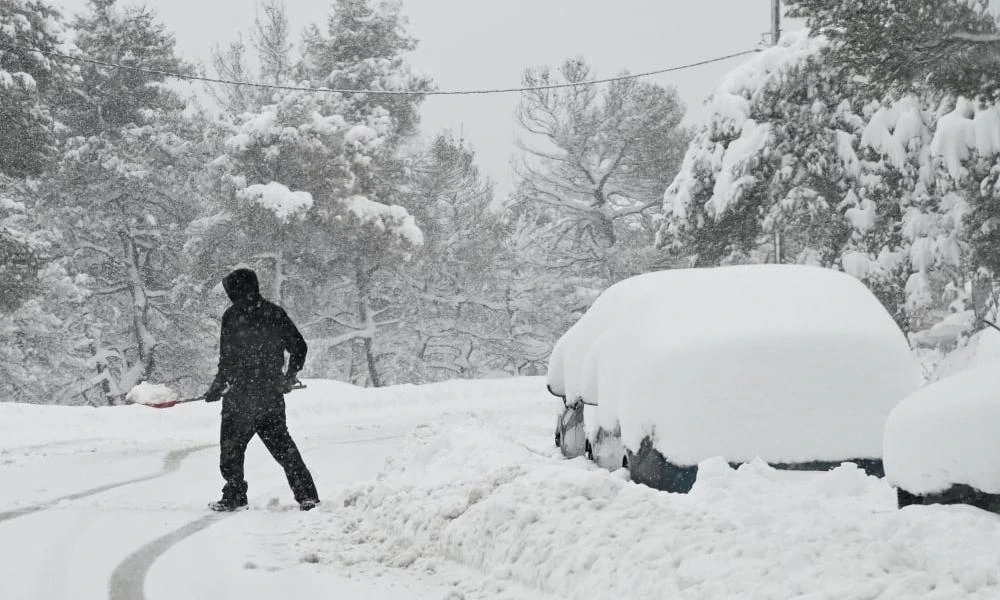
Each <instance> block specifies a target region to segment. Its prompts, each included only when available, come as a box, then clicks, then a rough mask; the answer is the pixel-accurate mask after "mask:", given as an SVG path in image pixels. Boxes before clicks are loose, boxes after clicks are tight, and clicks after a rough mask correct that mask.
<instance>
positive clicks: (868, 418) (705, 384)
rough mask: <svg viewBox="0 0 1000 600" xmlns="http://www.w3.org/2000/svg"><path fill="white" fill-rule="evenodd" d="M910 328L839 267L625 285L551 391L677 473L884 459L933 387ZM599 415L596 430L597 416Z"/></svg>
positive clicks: (554, 368) (666, 275) (587, 330)
mask: <svg viewBox="0 0 1000 600" xmlns="http://www.w3.org/2000/svg"><path fill="white" fill-rule="evenodd" d="M921 382H922V377H921V373H920V368H919V365H918V363H917V362H916V360H915V359H914V357H913V356H912V354H911V353H910V348H909V346H908V344H907V342H906V339H905V337H904V336H903V333H902V332H901V331H900V330H899V329H898V328H897V326H896V324H895V323H894V322H893V320H892V318H891V317H890V316H889V314H888V313H887V312H886V310H885V309H884V308H883V307H882V305H881V304H880V303H879V302H878V300H877V299H876V298H875V297H874V296H873V295H872V294H871V292H870V291H869V290H868V289H867V288H866V287H865V286H864V285H863V284H861V283H860V282H859V281H857V280H856V279H854V278H852V277H850V276H849V275H846V274H844V273H840V272H837V271H832V270H829V269H822V268H817V267H806V266H793V265H750V266H735V267H720V268H713V269H682V270H674V271H661V272H656V273H647V274H644V275H640V276H638V277H634V278H631V279H629V280H626V281H623V282H621V283H619V284H616V285H615V286H612V287H611V288H610V289H609V290H608V291H607V292H605V293H604V294H603V295H602V296H601V298H599V299H598V301H597V302H596V303H595V304H594V307H593V308H592V309H591V310H590V311H589V312H588V313H587V314H586V315H584V316H583V318H582V319H581V320H580V321H579V322H578V323H577V324H576V325H574V326H573V328H571V329H570V331H568V332H567V333H566V335H565V336H564V337H563V339H561V340H560V341H559V343H558V344H557V345H556V348H555V350H554V351H553V354H552V357H551V359H550V364H549V385H550V387H551V388H552V389H553V391H555V392H556V393H560V394H565V395H566V397H567V398H568V399H569V401H570V402H572V401H574V400H575V399H577V398H583V399H584V400H585V401H587V402H594V403H597V405H598V406H597V410H596V411H594V412H595V415H596V419H595V420H592V422H588V423H587V427H588V430H589V432H590V434H591V435H593V434H594V433H595V432H596V429H597V428H603V429H604V430H606V431H613V430H615V429H616V428H617V427H618V426H620V427H621V435H622V441H623V443H624V445H625V447H626V448H628V449H630V450H633V451H635V450H637V449H638V448H639V445H640V443H641V441H642V439H643V438H645V437H647V436H652V438H653V442H654V447H655V448H656V449H657V450H659V451H660V452H661V453H662V454H663V456H664V457H666V458H667V459H668V460H670V461H671V462H673V463H675V464H678V465H696V464H698V463H699V462H701V461H702V460H704V459H706V458H710V457H713V456H723V457H725V458H726V459H727V460H730V461H733V462H746V461H750V460H752V459H754V458H755V457H758V456H759V457H761V458H763V459H764V460H766V461H768V462H771V463H798V462H808V461H836V460H843V459H848V458H878V457H880V456H881V454H882V429H883V426H884V424H885V419H886V417H887V415H888V414H889V411H890V410H891V409H892V407H893V406H895V405H896V404H897V403H898V402H899V401H900V400H902V399H903V398H904V397H906V396H907V395H908V394H910V393H911V392H913V391H914V390H915V389H917V387H918V386H919V385H920V384H921ZM594 421H596V422H594Z"/></svg>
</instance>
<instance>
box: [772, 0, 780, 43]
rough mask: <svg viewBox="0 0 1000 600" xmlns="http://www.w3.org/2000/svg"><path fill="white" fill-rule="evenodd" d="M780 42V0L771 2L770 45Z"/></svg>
mask: <svg viewBox="0 0 1000 600" xmlns="http://www.w3.org/2000/svg"><path fill="white" fill-rule="evenodd" d="M780 41H781V0H771V45H772V46H777V45H778V42H780Z"/></svg>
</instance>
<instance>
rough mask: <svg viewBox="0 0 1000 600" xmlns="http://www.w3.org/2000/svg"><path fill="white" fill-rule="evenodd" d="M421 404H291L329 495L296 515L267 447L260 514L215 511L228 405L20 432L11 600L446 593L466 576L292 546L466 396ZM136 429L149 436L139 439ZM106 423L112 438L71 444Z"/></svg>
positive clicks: (5, 576)
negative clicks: (392, 569)
mask: <svg viewBox="0 0 1000 600" xmlns="http://www.w3.org/2000/svg"><path fill="white" fill-rule="evenodd" d="M318 387H321V386H318ZM321 392H322V390H317V395H319V393H321ZM341 396H342V394H341ZM413 400H414V399H401V398H399V397H398V396H396V395H392V394H390V395H383V397H382V398H380V399H376V400H375V401H372V400H370V399H369V400H366V401H357V402H355V405H354V406H351V405H350V400H343V399H342V402H340V403H339V404H337V405H334V406H335V410H334V411H333V412H332V414H328V413H329V412H330V411H328V410H326V409H329V408H330V403H329V400H326V399H317V398H315V397H314V398H309V397H306V398H304V399H302V398H300V399H299V403H298V404H295V405H292V406H290V409H289V413H290V414H289V421H290V428H291V429H292V432H293V435H295V436H296V438H297V441H298V444H299V447H300V448H301V450H302V451H303V454H304V456H305V457H306V460H307V462H308V464H309V466H310V469H311V470H312V472H313V474H314V477H315V479H316V482H317V485H318V487H319V489H320V493H321V497H322V498H323V500H324V503H323V504H322V505H321V506H320V508H319V509H318V510H316V511H313V512H311V513H301V512H300V511H298V510H297V505H295V504H294V502H293V500H292V498H291V493H290V491H289V490H288V486H287V483H286V482H285V479H284V474H283V473H282V472H281V470H280V468H279V467H278V466H277V465H276V463H274V462H273V460H272V459H271V458H270V456H269V455H268V454H267V452H266V450H265V449H264V448H263V446H262V444H260V442H259V440H255V441H254V442H252V443H251V446H250V448H249V449H248V453H247V462H246V464H247V480H248V482H249V484H250V490H249V495H250V501H251V510H249V511H245V512H239V513H235V514H231V515H219V514H215V513H211V512H209V511H208V510H207V509H206V508H205V505H206V503H207V502H208V501H209V500H212V499H215V498H216V497H217V496H218V494H219V488H220V486H221V480H220V478H219V475H218V445H217V443H215V442H214V438H215V437H216V435H217V434H216V429H215V428H216V427H217V421H216V420H217V418H218V417H217V415H216V414H215V413H216V412H217V411H215V410H212V408H211V407H205V406H204V405H201V406H198V407H191V408H187V407H185V408H186V410H183V409H182V410H181V411H177V410H174V411H173V412H167V411H151V410H149V409H145V408H141V409H140V410H139V411H136V410H133V409H132V408H127V409H116V410H117V411H119V412H118V413H115V414H114V417H115V418H116V419H115V420H118V419H119V417H120V413H121V411H123V410H124V411H129V412H130V413H131V415H130V417H127V418H124V419H123V420H122V421H121V422H113V421H111V422H105V423H103V424H101V423H100V422H94V423H90V422H87V423H83V424H82V425H83V427H82V429H83V431H81V430H79V429H75V428H70V427H63V428H61V429H58V430H57V431H55V432H53V431H52V430H49V431H44V425H43V424H41V423H39V425H42V427H41V429H42V431H41V432H40V433H39V434H38V435H37V436H35V437H34V438H33V437H32V436H31V435H30V434H26V433H25V432H24V431H23V430H22V431H20V432H15V433H12V436H9V437H15V439H16V436H20V441H22V442H25V441H31V442H32V443H21V444H11V445H9V446H4V447H3V450H2V452H0V581H2V582H3V594H2V596H3V597H4V598H31V599H38V600H48V599H64V598H74V599H77V598H80V599H90V598H93V599H99V598H100V599H104V598H111V599H114V600H119V599H121V600H125V599H127V600H139V599H147V598H148V599H150V600H159V599H163V600H167V599H176V598H185V599H187V598H213V599H219V598H242V599H246V598H280V597H294V598H303V599H309V598H328V597H330V596H331V594H335V595H336V594H339V595H340V597H365V598H400V597H405V598H415V599H422V598H435V599H440V598H444V597H446V596H447V595H448V594H449V593H450V590H452V589H453V588H454V581H448V580H445V579H441V580H440V581H438V580H436V579H435V577H433V576H430V577H428V576H426V575H420V576H418V577H409V576H407V574H406V573H398V574H396V575H395V576H393V577H383V576H380V574H372V573H371V572H370V571H371V569H367V570H366V569H351V570H347V569H324V568H321V567H319V566H318V565H317V563H318V562H319V559H318V557H317V555H316V553H315V552H310V551H309V550H308V549H304V548H303V547H302V545H301V544H297V543H295V542H294V541H292V542H289V541H288V540H293V539H294V538H296V537H297V535H296V534H297V532H304V531H308V530H310V528H314V527H315V526H316V523H318V522H320V521H321V520H322V517H321V515H322V514H323V513H324V512H326V513H332V512H335V511H336V510H337V503H338V496H339V494H340V493H341V492H342V490H343V489H344V488H345V487H347V486H350V485H354V484H357V483H359V482H363V481H366V480H371V479H374V478H375V476H376V475H377V474H378V472H379V469H380V468H381V467H382V465H383V463H384V462H385V459H386V458H387V457H388V456H390V455H391V454H392V453H393V451H394V449H396V448H397V447H398V446H399V442H400V439H401V438H402V437H403V436H404V435H406V434H407V433H408V432H409V431H411V430H412V429H413V428H414V427H416V426H418V425H419V424H420V423H423V422H426V421H427V420H428V419H430V420H435V419H437V418H439V415H441V414H446V413H448V411H451V410H454V407H455V406H458V407H461V406H462V403H464V402H467V399H465V398H463V397H462V394H460V393H459V394H452V397H448V396H447V395H444V396H440V397H437V398H427V399H425V401H423V402H420V401H419V399H417V400H418V401H416V402H414V401H413ZM324 401H326V404H324V405H321V406H318V405H317V404H316V403H317V402H324ZM292 402H293V401H292V400H290V405H291V404H292ZM317 407H318V408H319V409H320V410H313V411H310V409H316V408H317ZM135 408H138V407H135ZM486 408H487V409H488V410H494V408H492V407H489V406H487V407H486ZM29 410H30V409H29ZM66 410H70V411H72V410H77V409H66ZM102 410H103V409H102ZM143 411H145V412H143ZM89 412H90V413H93V412H95V411H89ZM317 413H318V414H317ZM104 414H105V415H108V414H111V413H108V412H105V413H104ZM192 417H193V419H194V420H195V423H191V422H189V421H190V419H191V418H192ZM90 418H92V414H88V419H90ZM50 425H51V423H50ZM128 425H136V426H138V430H137V431H135V432H133V433H136V434H138V435H132V436H130V435H129V431H128V430H127V428H126V427H123V426H128ZM164 425H172V426H174V427H175V429H171V428H168V427H164ZM192 425H194V426H192ZM102 426H103V427H105V428H106V430H107V431H108V432H109V433H110V434H111V435H110V436H109V437H108V438H104V439H102V438H101V437H98V436H88V437H80V438H78V439H59V438H60V436H64V437H66V438H71V437H72V436H78V435H81V433H86V430H87V429H88V428H89V427H97V428H100V427H102ZM56 427H57V428H58V425H56ZM0 433H3V432H2V431H0ZM142 434H146V435H145V436H143V435H142ZM142 437H147V438H148V440H147V441H143V440H142ZM45 439H49V440H50V441H48V442H47V443H46V442H44V441H41V440H45ZM35 442H38V443H35ZM456 569H457V570H458V571H461V570H462V568H461V567H458V566H457V565H456ZM463 576H468V577H469V578H471V579H475V578H477V577H478V578H479V579H483V577H482V576H478V575H476V574H475V573H471V572H470V573H464V572H463ZM487 579H488V578H487ZM479 585H480V587H482V584H481V583H480V584H479ZM526 594H528V595H527V596H525V597H533V596H534V595H533V594H530V593H527V592H526Z"/></svg>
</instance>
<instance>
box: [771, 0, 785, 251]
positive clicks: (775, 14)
mask: <svg viewBox="0 0 1000 600" xmlns="http://www.w3.org/2000/svg"><path fill="white" fill-rule="evenodd" d="M780 41H781V0H771V45H772V46H777V45H778V42H780ZM783 259H784V257H783V256H782V248H781V219H780V218H779V219H777V220H776V221H775V223H774V262H775V264H779V265H780V264H781V263H782V261H783Z"/></svg>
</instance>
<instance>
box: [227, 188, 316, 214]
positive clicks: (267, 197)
mask: <svg viewBox="0 0 1000 600" xmlns="http://www.w3.org/2000/svg"><path fill="white" fill-rule="evenodd" d="M239 195H240V197H241V198H242V199H244V200H249V201H251V202H256V203H257V204H260V205H261V206H263V207H264V208H266V209H267V210H269V211H271V212H273V213H274V216H276V217H278V219H279V220H280V221H282V222H283V223H287V222H288V221H289V219H291V218H292V217H293V216H296V215H297V216H299V217H300V218H301V217H302V216H304V214H305V212H306V211H307V210H309V209H310V208H311V207H312V205H313V197H312V194H310V193H309V192H293V191H292V190H290V189H288V188H287V187H286V186H284V185H282V184H280V183H278V182H276V181H272V182H271V183H268V184H267V185H261V184H255V185H251V186H249V187H247V188H246V189H245V190H243V191H242V192H240V194H239Z"/></svg>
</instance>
